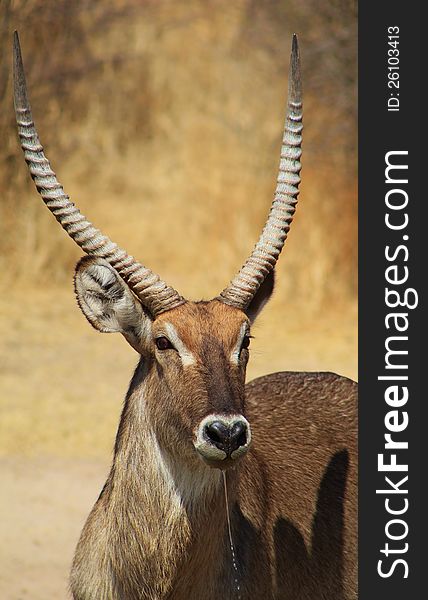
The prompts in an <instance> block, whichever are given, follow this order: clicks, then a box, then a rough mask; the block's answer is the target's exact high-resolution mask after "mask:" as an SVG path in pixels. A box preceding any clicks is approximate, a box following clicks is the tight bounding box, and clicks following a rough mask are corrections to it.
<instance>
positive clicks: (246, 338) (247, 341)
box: [241, 335, 251, 350]
mask: <svg viewBox="0 0 428 600" xmlns="http://www.w3.org/2000/svg"><path fill="white" fill-rule="evenodd" d="M250 341H251V338H250V336H249V335H245V336H244V339H243V340H242V344H241V350H244V349H246V348H248V346H249V345H250Z"/></svg>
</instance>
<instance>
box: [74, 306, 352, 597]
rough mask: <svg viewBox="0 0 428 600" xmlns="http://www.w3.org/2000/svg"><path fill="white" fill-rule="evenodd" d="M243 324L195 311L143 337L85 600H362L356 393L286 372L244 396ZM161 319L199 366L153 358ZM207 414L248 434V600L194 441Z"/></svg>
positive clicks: (243, 484) (239, 541)
mask: <svg viewBox="0 0 428 600" xmlns="http://www.w3.org/2000/svg"><path fill="white" fill-rule="evenodd" d="M81 305H82V303H81ZM82 309H83V310H84V307H83V306H82ZM139 316H140V317H141V314H140V315H139ZM246 320H247V317H246V315H245V314H244V313H243V312H241V311H240V310H238V309H235V308H232V307H229V306H227V305H225V304H222V303H221V302H219V301H217V300H214V301H211V302H202V303H192V302H188V303H186V304H184V305H182V306H180V307H178V308H176V309H173V310H171V311H168V312H165V313H163V314H162V315H160V316H159V317H158V318H157V319H155V320H154V321H153V322H152V323H151V334H150V335H146V337H145V338H144V339H141V340H140V342H139V343H140V346H141V349H140V351H141V354H142V358H141V360H140V363H139V365H138V367H137V369H136V372H135V374H134V377H133V379H132V382H131V385H130V389H129V391H128V395H127V397H126V401H125V405H124V409H123V413H122V417H121V421H120V425H119V430H118V435H117V439H116V446H115V454H114V460H113V465H112V469H111V473H110V475H109V478H108V480H107V482H106V484H105V487H104V489H103V491H102V492H101V495H100V497H99V499H98V501H97V503H96V504H95V506H94V508H93V510H92V512H91V514H90V516H89V518H88V521H87V523H86V525H85V527H84V529H83V532H82V536H81V539H80V541H79V544H78V547H77V550H76V555H75V559H74V563H73V568H72V574H71V589H72V592H73V597H74V599H75V600H103V599H105V600H107V599H112V600H113V599H114V600H125V599H126V600H134V599H135V600H137V599H138V600H155V599H157V600H160V599H162V600H163V599H165V600H166V599H169V600H172V599H173V600H185V599H186V600H214V599H216V600H217V599H218V598H223V599H226V600H234V599H237V598H239V597H240V598H241V599H242V600H250V599H260V600H261V599H263V600H273V599H275V600H309V599H310V600H317V599H319V600H321V599H330V600H350V599H353V598H356V546H357V544H356V461H357V455H356V426H357V425H356V402H355V401H356V384H354V383H353V382H351V381H350V380H348V379H345V378H342V377H339V376H337V375H333V374H330V373H318V374H311V373H277V374H274V375H269V376H266V377H262V378H260V379H257V380H255V381H253V382H251V383H249V384H248V385H247V386H246V387H245V385H244V379H245V367H246V363H247V360H248V351H247V350H244V351H242V357H241V359H240V363H239V365H233V364H231V362H230V360H229V356H230V354H231V352H232V351H233V348H234V346H235V345H236V339H237V336H238V334H239V330H240V328H241V325H242V323H243V322H244V321H246ZM165 322H169V323H172V324H173V325H174V327H175V329H176V331H177V333H178V335H179V336H180V339H181V340H182V341H183V343H184V344H185V345H186V347H187V348H188V349H189V350H191V352H192V353H193V355H194V356H195V358H196V363H195V364H193V365H190V366H187V367H185V368H184V367H183V365H182V364H181V361H180V358H179V356H178V354H177V353H176V352H175V350H167V351H163V352H160V351H157V350H156V349H155V347H154V339H155V338H156V335H157V334H158V333H159V332H160V333H162V332H163V331H164V324H165ZM122 333H124V332H123V331H122ZM211 413H222V414H228V413H241V414H243V415H244V416H246V418H247V419H248V420H249V422H250V424H251V427H252V436H253V443H252V447H251V449H250V451H249V453H248V454H247V456H245V457H244V458H243V459H242V460H241V461H240V462H239V463H238V464H237V465H236V466H235V467H234V468H232V469H229V470H228V471H227V480H228V488H229V503H230V509H231V521H232V532H233V539H234V543H235V546H236V553H237V563H238V569H239V573H238V579H239V585H240V587H241V591H240V596H238V594H237V592H236V589H235V583H234V576H235V574H234V570H233V567H232V558H231V551H230V547H229V541H228V535H227V524H226V511H225V498H224V491H223V487H222V479H221V473H220V471H219V470H218V469H212V468H210V467H209V466H207V465H206V464H204V463H203V461H202V460H201V459H200V457H199V456H198V455H197V453H196V451H195V448H194V445H193V442H194V436H195V428H196V427H197V425H198V423H200V421H201V420H202V419H203V418H204V417H206V416H207V415H209V414H211Z"/></svg>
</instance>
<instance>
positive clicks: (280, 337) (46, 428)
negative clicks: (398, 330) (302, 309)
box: [0, 286, 356, 600]
mask: <svg viewBox="0 0 428 600" xmlns="http://www.w3.org/2000/svg"><path fill="white" fill-rule="evenodd" d="M280 308H281V307H279V306H278V304H277V301H276V300H275V299H273V301H272V303H271V305H270V306H269V310H268V309H266V311H265V313H266V316H264V315H263V316H262V318H261V320H260V322H259V323H258V324H257V326H256V327H255V330H254V334H255V336H256V337H255V339H254V340H253V343H252V358H251V366H250V369H249V378H253V377H255V376H258V375H260V374H263V373H267V372H273V371H279V370H285V369H287V370H334V371H336V372H339V373H341V374H344V375H347V376H350V377H353V378H355V377H356V314H355V312H354V311H352V310H351V311H350V310H348V311H347V312H343V313H342V312H336V313H335V316H334V318H330V319H328V318H323V319H320V318H315V317H312V318H309V317H306V318H305V317H301V318H299V320H297V318H296V315H297V314H298V312H299V311H298V307H294V309H293V308H290V307H288V309H287V311H286V312H284V313H283V312H282V311H280ZM0 326H1V336H0V600H21V599H22V600H24V599H27V598H29V599H30V598H31V599H32V600H60V599H62V598H67V597H68V595H67V578H68V572H69V568H70V563H71V559H72V556H73V551H74V547H75V545H76V542H77V539H78V536H79V533H80V530H81V528H82V525H83V523H84V521H85V519H86V517H87V515H88V513H89V511H90V509H91V507H92V505H93V503H94V501H95V500H96V498H97V496H98V494H99V492H100V490H101V487H102V485H103V483H104V480H105V477H106V474H107V472H108V467H109V461H110V459H111V449H112V446H113V441H114V435H115V431H116V427H117V422H118V418H119V414H120V409H121V403H122V398H123V397H124V394H125V391H126V387H127V384H128V381H129V379H130V376H131V373H132V370H133V368H134V366H135V364H136V362H137V356H136V354H135V353H134V352H133V351H132V350H131V349H130V348H129V347H128V346H127V345H126V343H125V342H124V341H123V340H122V339H120V336H119V337H118V336H113V335H100V334H97V333H96V332H95V331H93V330H92V329H91V327H90V326H89V325H88V324H87V322H86V321H85V319H84V318H83V317H82V316H81V314H80V313H79V311H78V309H77V308H76V305H75V300H74V298H73V294H72V291H71V289H70V288H68V289H67V288H66V286H64V288H61V289H42V290H32V291H31V293H30V292H29V291H28V290H24V289H16V290H15V291H14V292H13V293H11V292H10V291H8V292H7V293H3V294H0Z"/></svg>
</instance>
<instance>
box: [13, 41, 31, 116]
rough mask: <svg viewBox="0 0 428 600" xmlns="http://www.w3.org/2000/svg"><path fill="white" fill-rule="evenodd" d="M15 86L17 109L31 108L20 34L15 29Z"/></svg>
mask: <svg viewBox="0 0 428 600" xmlns="http://www.w3.org/2000/svg"><path fill="white" fill-rule="evenodd" d="M13 87H14V100H15V109H23V108H26V109H29V108H30V105H29V102H28V97H27V86H26V83H25V74H24V65H23V63H22V54H21V45H20V43H19V35H18V32H17V31H16V30H15V31H14V32H13Z"/></svg>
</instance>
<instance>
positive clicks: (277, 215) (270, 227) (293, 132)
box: [218, 34, 303, 310]
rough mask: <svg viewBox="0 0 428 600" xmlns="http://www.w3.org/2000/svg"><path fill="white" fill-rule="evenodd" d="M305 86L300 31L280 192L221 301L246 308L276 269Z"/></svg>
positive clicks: (293, 186) (293, 199) (289, 210)
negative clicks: (253, 245) (246, 257)
mask: <svg viewBox="0 0 428 600" xmlns="http://www.w3.org/2000/svg"><path fill="white" fill-rule="evenodd" d="M302 115H303V111H302V86H301V76H300V57H299V47H298V42H297V36H296V34H294V35H293V42H292V49H291V58H290V73H289V77H288V106H287V115H286V119H285V127H284V134H283V138H282V147H281V158H280V164H279V173H278V179H277V185H276V191H275V196H274V200H273V203H272V207H271V209H270V213H269V216H268V218H267V221H266V224H265V226H264V229H263V231H262V234H261V235H260V238H259V241H258V242H257V244H256V246H255V247H254V250H253V252H252V254H251V256H250V257H249V258H248V259H247V261H246V262H245V264H244V265H243V267H242V268H241V270H240V271H239V273H238V274H237V275H236V276H235V277H234V279H233V280H232V281H231V283H230V284H229V286H228V287H227V288H226V289H224V290H223V291H222V292H221V294H220V296H218V300H221V301H222V302H225V303H226V304H230V305H232V306H235V307H236V308H240V309H242V310H245V309H246V308H247V307H248V306H249V304H250V302H251V300H252V298H253V297H254V295H255V293H256V292H257V290H258V289H259V287H260V285H261V284H262V283H263V281H264V279H265V278H266V276H267V275H268V273H270V272H271V271H273V269H274V268H275V264H276V261H277V260H278V257H279V254H280V252H281V250H282V247H283V246H284V243H285V240H286V238H287V233H288V231H289V229H290V224H291V222H292V220H293V215H294V212H295V210H296V204H297V196H298V194H299V190H298V187H299V183H300V175H299V174H300V168H301V164H300V157H301V154H302V150H301V144H302V129H303V125H302Z"/></svg>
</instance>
